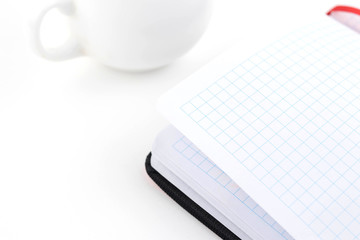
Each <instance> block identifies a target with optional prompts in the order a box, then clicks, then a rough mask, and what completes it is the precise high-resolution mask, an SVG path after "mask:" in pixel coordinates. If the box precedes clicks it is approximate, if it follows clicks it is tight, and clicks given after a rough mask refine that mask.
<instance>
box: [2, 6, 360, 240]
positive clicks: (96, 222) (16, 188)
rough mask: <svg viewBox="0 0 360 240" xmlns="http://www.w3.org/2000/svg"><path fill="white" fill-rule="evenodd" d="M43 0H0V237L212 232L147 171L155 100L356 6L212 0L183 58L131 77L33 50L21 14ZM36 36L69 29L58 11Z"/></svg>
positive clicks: (155, 125)
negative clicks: (310, 21)
mask: <svg viewBox="0 0 360 240" xmlns="http://www.w3.org/2000/svg"><path fill="white" fill-rule="evenodd" d="M48 1H49V0H48ZM48 1H45V0H32V1H29V0H1V2H0V239H1V240H10V239H21V240H32V239H34V240H35V239H36V240H45V239H46V240H48V239H51V240H55V239H61V240H63V239H76V240H80V239H99V240H100V239H101V240H103V239H218V238H217V237H216V235H215V234H213V233H212V232H211V231H210V230H208V229H207V228H206V227H204V226H203V225H202V224H200V223H199V222H198V221H197V220H196V219H194V218H193V217H192V216H190V215H189V214H188V213H187V212H185V211H184V210H183V209H181V208H180V207H179V206H178V205H177V204H176V203H175V202H173V201H172V200H170V198H169V197H167V196H166V195H165V194H164V193H163V192H162V191H161V190H160V189H159V188H158V187H157V186H156V185H155V184H154V183H153V182H152V181H151V180H150V179H149V178H148V177H147V175H146V173H145V170H144V161H145V157H146V155H147V154H148V152H149V151H150V150H151V144H152V141H153V140H154V138H155V136H156V134H157V133H158V132H159V131H160V130H161V129H162V128H163V127H165V126H166V125H167V122H166V121H165V120H164V119H163V118H162V117H161V116H160V115H159V114H158V113H157V112H156V102H157V98H158V97H159V96H160V95H161V94H162V93H164V92H165V91H166V90H167V89H169V88H171V87H172V86H174V85H175V84H176V83H178V82H180V81H181V80H182V79H184V78H185V77H186V76H188V75H190V74H191V73H192V72H194V71H195V70H197V69H198V68H199V67H201V66H202V65H204V64H206V63H207V62H209V61H210V60H211V59H212V58H214V57H215V56H216V55H218V54H219V53H221V52H222V51H224V50H226V49H228V48H229V47H230V46H231V45H233V44H235V43H239V44H244V45H246V44H251V42H252V41H254V40H256V39H253V38H254V36H256V37H265V38H266V36H267V34H269V33H271V29H272V28H276V27H277V26H278V25H279V24H286V19H288V18H292V17H297V18H300V17H301V18H312V17H316V16H318V15H321V14H325V12H326V11H327V10H328V9H330V8H331V7H332V6H334V5H336V4H349V5H352V6H356V7H360V2H358V1H355V0H353V1H349V0H348V1H343V2H339V1H330V0H316V1H314V0H302V1H297V2H295V1H289V0H288V1H285V0H283V1H281V0H274V1H265V0H264V1H261V0H247V1H244V0H215V4H214V11H213V16H212V20H211V22H210V25H209V28H208V30H207V32H206V33H205V35H204V36H203V38H202V39H201V40H200V42H199V43H198V45H196V46H195V47H194V48H193V49H192V50H191V51H190V52H189V53H188V54H187V55H186V56H184V57H183V58H181V59H179V60H178V61H177V62H175V63H173V64H172V65H170V66H168V67H166V68H163V69H160V70H157V71H153V72H148V73H141V74H130V73H122V72H118V71H115V70H112V69H108V68H106V67H103V66H101V65H99V64H98V63H96V62H95V61H93V60H91V59H89V58H86V57H82V58H78V59H75V60H70V61H66V62H56V63H54V62H49V61H46V60H43V59H41V58H39V57H37V56H35V55H34V54H32V52H31V50H30V48H29V47H28V40H27V37H26V35H27V32H26V31H27V19H28V18H29V16H31V15H32V14H34V13H36V11H37V10H39V9H40V8H41V6H44V4H46V2H48ZM43 31H44V40H45V41H46V42H47V43H48V44H49V45H57V44H60V43H61V41H62V40H63V39H65V38H66V35H67V28H66V24H65V21H64V19H63V18H62V17H61V15H60V14H58V13H56V12H54V13H52V14H50V15H49V16H48V17H47V19H46V23H45V24H44V26H43ZM250 35H251V37H250Z"/></svg>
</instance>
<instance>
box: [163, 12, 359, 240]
mask: <svg viewBox="0 0 360 240" xmlns="http://www.w3.org/2000/svg"><path fill="white" fill-rule="evenodd" d="M259 49H260V51H257V52H254V53H253V54H252V55H251V56H250V58H240V57H238V56H241V53H242V52H241V51H239V52H233V53H232V54H230V55H228V56H227V57H225V58H223V59H221V60H216V61H215V62H214V63H213V64H210V65H209V66H207V67H205V68H204V69H202V70H201V71H199V72H198V73H196V74H194V75H193V76H191V77H190V78H189V79H187V80H186V81H184V82H183V83H182V84H180V85H179V86H178V87H177V88H175V89H174V90H172V91H170V92H169V93H168V94H167V95H165V96H164V97H163V98H162V99H161V101H160V109H161V111H162V112H163V113H164V115H165V116H166V117H167V118H168V119H169V120H170V122H171V123H172V124H173V125H174V126H175V127H176V128H178V129H179V130H180V131H181V132H182V133H183V134H184V135H185V136H187V137H188V138H189V139H190V140H191V141H192V142H193V143H194V144H195V145H196V146H198V147H199V148H200V149H201V151H202V152H204V153H205V154H206V155H207V156H209V157H210V158H211V159H212V160H213V161H214V162H215V163H216V165H218V166H219V167H220V168H221V169H223V170H224V171H225V172H226V173H227V174H228V175H229V176H230V177H231V178H232V179H233V180H234V181H236V183H237V184H238V185H239V186H240V187H241V188H242V189H243V190H244V191H245V192H246V193H247V194H249V196H250V197H251V198H252V199H254V200H255V201H256V202H257V203H258V204H259V205H260V206H261V207H262V208H263V209H264V210H265V211H266V212H267V213H269V214H270V215H271V216H272V217H273V218H274V219H275V220H276V221H277V222H278V223H279V224H280V225H281V226H283V227H284V229H286V230H287V231H288V232H289V233H290V234H291V235H292V236H293V237H294V238H295V239H300V240H303V239H304V240H305V239H306V240H311V239H324V240H325V239H358V238H359V236H360V223H359V220H360V199H359V197H360V191H359V189H360V182H359V173H360V163H358V162H357V158H358V156H360V147H359V139H360V134H359V131H360V129H359V126H360V122H359V119H360V115H359V113H360V111H359V108H360V107H359V106H360V99H359V97H360V90H359V79H360V72H359V69H360V58H359V56H360V55H359V54H360V37H359V36H358V35H357V34H356V33H355V32H354V31H352V30H350V29H349V28H347V27H345V26H343V25H341V24H339V23H337V22H335V21H334V20H332V19H331V18H328V17H326V16H325V17H324V18H323V19H322V20H321V21H318V22H316V23H314V24H311V25H309V26H307V27H305V28H302V29H300V30H297V31H294V32H293V33H291V34H289V35H286V36H285V37H283V38H281V39H280V40H278V41H275V42H273V43H272V44H270V45H268V46H267V47H265V48H263V49H261V48H259ZM235 56H236V57H235ZM229 59H230V60H229Z"/></svg>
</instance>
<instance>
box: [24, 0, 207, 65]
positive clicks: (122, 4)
mask: <svg viewBox="0 0 360 240" xmlns="http://www.w3.org/2000/svg"><path fill="white" fill-rule="evenodd" d="M211 6H212V0H72V1H69V0H62V1H58V2H55V3H53V4H50V5H49V6H47V7H45V8H44V9H43V10H42V11H41V12H40V13H39V14H38V16H37V17H36V18H35V19H34V20H33V21H32V24H31V40H32V46H33V48H34V49H35V51H36V52H37V53H38V54H39V55H41V56H42V57H44V58H46V59H50V60H66V59H70V58H75V57H78V56H82V55H88V56H91V57H93V58H95V59H97V60H98V61H100V62H101V63H103V64H104V65H107V66H109V67H113V68H117V69H121V70H127V71H146V70H150V69H155V68H159V67H162V66H164V65H167V64H169V63H171V62H172V61H174V60H175V59H176V58H178V57H180V56H181V55H183V54H184V53H185V52H187V51H188V50H189V49H190V48H191V47H192V46H193V45H194V44H195V43H196V42H197V41H198V40H199V38H200V37H201V35H202V34H203V32H204V31H205V29H206V26H207V25H208V22H209V18H210V12H211ZM52 9H58V10H60V11H61V12H62V13H63V14H65V15H67V16H69V18H70V22H71V32H72V35H71V37H70V39H69V40H68V41H67V42H66V43H64V44H63V45H62V46H60V47H59V48H55V49H47V48H45V47H44V45H43V44H42V42H41V39H40V26H41V23H42V21H43V19H44V17H45V16H46V14H47V13H48V12H49V11H50V10H52Z"/></svg>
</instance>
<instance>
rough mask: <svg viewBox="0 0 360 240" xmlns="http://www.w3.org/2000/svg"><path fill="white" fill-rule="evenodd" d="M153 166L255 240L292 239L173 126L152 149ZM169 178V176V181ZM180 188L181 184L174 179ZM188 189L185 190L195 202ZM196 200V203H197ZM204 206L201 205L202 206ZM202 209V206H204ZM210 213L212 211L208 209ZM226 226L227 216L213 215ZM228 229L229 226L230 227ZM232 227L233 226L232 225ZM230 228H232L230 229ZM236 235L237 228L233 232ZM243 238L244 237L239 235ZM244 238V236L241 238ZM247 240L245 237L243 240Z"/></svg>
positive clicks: (164, 132) (159, 137)
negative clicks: (180, 181) (168, 173)
mask: <svg viewBox="0 0 360 240" xmlns="http://www.w3.org/2000/svg"><path fill="white" fill-rule="evenodd" d="M152 153H153V155H152V163H151V164H152V165H153V166H154V168H155V169H157V170H158V171H159V172H160V173H161V174H162V175H163V174H164V175H165V174H166V172H164V171H163V169H161V168H159V164H158V163H156V161H158V162H161V163H162V164H163V165H164V166H166V168H168V169H169V170H170V171H171V172H173V173H174V174H175V175H176V176H177V177H178V178H180V179H181V180H182V181H183V182H185V184H187V186H190V187H191V189H193V190H194V191H195V192H196V193H197V194H199V195H200V196H201V197H202V198H204V199H206V201H207V202H208V203H210V204H211V205H212V206H213V207H214V208H216V209H217V210H218V211H219V212H220V213H221V214H223V216H226V218H227V219H229V220H230V221H231V222H232V223H233V224H235V226H237V227H238V228H240V229H241V230H243V231H244V232H245V233H246V234H247V235H248V236H250V237H251V239H254V240H292V239H293V238H291V237H290V236H289V234H288V233H287V232H286V231H285V230H284V229H283V228H282V227H281V226H280V225H279V224H278V223H276V222H275V221H274V220H273V219H272V218H271V217H270V216H269V215H268V214H267V213H266V212H265V211H264V210H263V209H262V208H261V207H260V206H258V205H257V204H256V203H255V202H254V201H253V200H252V199H251V198H250V197H249V196H248V195H247V194H246V193H245V192H244V191H242V189H240V188H239V186H238V185H237V184H236V183H234V182H233V181H232V180H231V179H230V177H229V176H227V175H226V174H225V173H224V172H223V171H222V170H220V169H219V168H218V167H217V166H216V165H215V164H214V163H213V162H212V161H211V160H210V159H209V158H207V157H206V156H205V155H204V154H203V153H201V152H200V151H199V149H197V147H196V146H195V145H194V144H192V143H191V142H190V141H189V140H188V139H187V138H186V137H184V136H183V135H182V134H181V133H180V132H179V131H177V130H176V129H175V128H174V127H168V128H167V129H165V130H164V131H162V132H161V133H160V134H159V135H158V137H157V139H156V141H155V142H154V146H153V148H152ZM157 159H158V160H157ZM168 177H169V176H166V178H167V179H169V178H168ZM172 183H173V184H175V185H176V186H177V187H178V188H180V189H181V183H179V181H177V180H176V179H172ZM186 190H187V189H186V188H184V189H182V191H184V192H185V193H186V194H187V195H188V196H190V197H191V198H192V199H193V200H194V198H195V197H194V196H191V194H189V192H186ZM194 201H196V200H194ZM199 204H201V202H200V203H199ZM201 206H202V207H203V205H201ZM207 211H209V209H207ZM212 215H213V216H214V217H216V218H217V219H220V221H221V222H222V223H223V224H226V221H224V217H221V216H219V215H218V214H216V213H212ZM228 227H229V226H228ZM230 227H231V226H230ZM230 229H231V228H230ZM231 230H232V231H233V232H236V229H235V230H234V229H231ZM239 236H241V235H239ZM241 239H243V237H241ZM244 239H245V238H244Z"/></svg>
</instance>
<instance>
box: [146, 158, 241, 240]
mask: <svg viewBox="0 0 360 240" xmlns="http://www.w3.org/2000/svg"><path fill="white" fill-rule="evenodd" d="M145 168H146V172H147V173H148V175H149V176H150V178H151V179H152V180H153V181H154V182H155V183H156V184H157V185H158V186H159V187H160V188H161V189H162V190H163V191H164V192H165V193H166V194H167V195H169V196H170V197H171V198H172V199H173V200H174V201H175V202H177V203H178V204H179V205H180V206H181V207H183V208H184V209H185V210H186V211H188V212H189V213H190V214H191V215H193V216H194V217H195V218H196V219H198V220H199V221H200V222H202V223H203V224H204V225H205V226H207V227H208V228H209V229H211V230H212V231H213V232H214V233H216V234H217V235H218V236H219V237H221V238H222V239H226V240H241V239H240V238H239V237H237V236H236V235H235V234H234V233H233V232H231V231H230V230H229V229H228V228H227V227H225V226H224V225H223V224H222V223H221V222H219V221H218V220H217V219H216V218H214V217H213V216H212V215H211V214H209V213H208V212H207V211H205V210H204V209H203V208H202V207H200V206H199V205H198V204H197V203H195V202H194V201H193V200H191V199H190V198H189V197H188V196H187V195H185V194H184V193H183V192H182V191H180V189H178V188H177V187H175V186H174V185H173V184H172V183H171V182H169V181H168V180H167V179H166V178H164V177H163V176H162V175H161V174H160V173H159V172H158V171H156V170H155V169H154V168H153V167H152V166H151V153H149V155H148V156H147V158H146V162H145Z"/></svg>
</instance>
